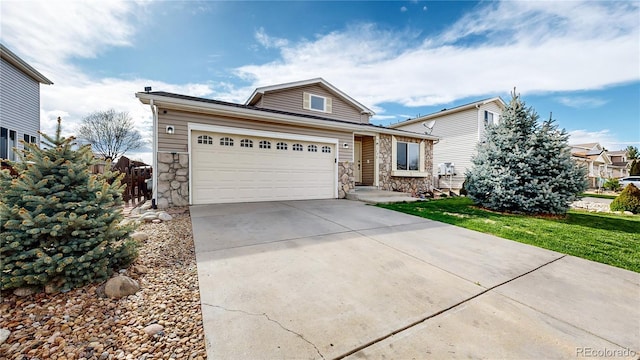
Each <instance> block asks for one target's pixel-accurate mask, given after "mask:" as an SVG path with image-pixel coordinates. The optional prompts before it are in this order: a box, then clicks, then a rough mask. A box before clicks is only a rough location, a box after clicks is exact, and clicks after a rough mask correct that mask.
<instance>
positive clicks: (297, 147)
mask: <svg viewBox="0 0 640 360" xmlns="http://www.w3.org/2000/svg"><path fill="white" fill-rule="evenodd" d="M291 150H293V151H304V146H302V144H293V146H292V147H291Z"/></svg>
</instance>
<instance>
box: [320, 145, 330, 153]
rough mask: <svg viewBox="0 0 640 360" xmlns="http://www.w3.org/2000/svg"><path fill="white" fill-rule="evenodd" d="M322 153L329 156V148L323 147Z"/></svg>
mask: <svg viewBox="0 0 640 360" xmlns="http://www.w3.org/2000/svg"><path fill="white" fill-rule="evenodd" d="M322 152H323V153H325V154H330V153H331V147H330V146H323V147H322Z"/></svg>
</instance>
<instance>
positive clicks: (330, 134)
mask: <svg viewBox="0 0 640 360" xmlns="http://www.w3.org/2000/svg"><path fill="white" fill-rule="evenodd" d="M136 97H137V98H138V99H139V100H140V101H141V102H142V103H144V104H148V105H150V107H151V111H152V113H153V124H154V141H153V169H154V179H153V184H154V186H153V199H154V201H155V204H156V205H157V206H158V207H161V208H164V207H171V206H183V205H187V204H208V203H232V202H254V201H278V200H301V199H331V198H344V197H345V196H346V193H347V192H349V191H351V190H353V189H354V188H355V186H357V185H367V186H375V187H378V188H380V189H383V190H397V191H403V192H409V193H412V194H414V195H417V194H419V193H422V192H426V191H429V190H431V188H432V183H431V179H432V172H431V169H432V148H433V142H434V140H436V139H437V138H436V137H435V136H433V135H429V134H424V133H415V132H410V131H406V130H400V129H389V128H385V127H380V126H375V125H372V124H370V123H369V119H370V118H371V116H372V115H373V112H372V111H371V110H370V109H369V108H367V107H366V106H364V105H362V104H361V103H359V102H358V101H356V100H355V99H353V98H351V97H350V96H348V95H347V94H345V93H343V92H342V91H341V90H339V89H337V88H336V87H334V86H333V85H331V84H330V83H328V82H327V81H325V80H323V79H321V78H316V79H310V80H303V81H297V82H292V83H286V84H279V85H273V86H265V87H260V88H257V89H256V90H255V91H254V92H253V93H252V94H251V96H250V97H249V99H248V100H247V101H246V102H245V103H244V104H238V103H231V102H224V101H218V100H211V99H204V98H198V97H191V96H186V95H179V94H172V93H167V92H139V93H136ZM156 184H157V185H156Z"/></svg>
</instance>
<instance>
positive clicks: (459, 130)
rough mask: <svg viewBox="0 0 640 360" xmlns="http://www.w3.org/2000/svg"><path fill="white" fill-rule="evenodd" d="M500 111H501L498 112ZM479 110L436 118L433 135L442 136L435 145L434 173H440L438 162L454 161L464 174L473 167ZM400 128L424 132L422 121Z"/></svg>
mask: <svg viewBox="0 0 640 360" xmlns="http://www.w3.org/2000/svg"><path fill="white" fill-rule="evenodd" d="M498 113H499V112H498ZM478 121H479V118H478V110H476V109H469V110H465V111H461V112H457V113H454V114H450V115H446V116H442V117H440V118H438V119H436V123H435V125H434V126H433V132H432V133H431V134H432V135H435V136H438V137H440V141H439V142H438V143H437V144H435V145H434V146H433V175H434V176H437V175H438V164H440V163H444V162H452V163H454V164H455V171H456V173H457V174H458V175H460V176H463V175H464V173H465V171H466V169H469V168H471V157H472V156H473V154H475V152H476V144H477V143H478ZM398 129H402V130H408V131H414V132H424V131H425V127H424V126H423V125H422V123H421V122H417V123H414V124H409V125H407V126H401V127H399V128H398Z"/></svg>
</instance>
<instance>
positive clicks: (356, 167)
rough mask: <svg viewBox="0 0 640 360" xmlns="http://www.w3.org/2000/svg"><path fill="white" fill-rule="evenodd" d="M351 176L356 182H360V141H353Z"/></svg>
mask: <svg viewBox="0 0 640 360" xmlns="http://www.w3.org/2000/svg"><path fill="white" fill-rule="evenodd" d="M353 177H355V181H356V184H360V183H362V141H358V140H356V141H354V142H353Z"/></svg>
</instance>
